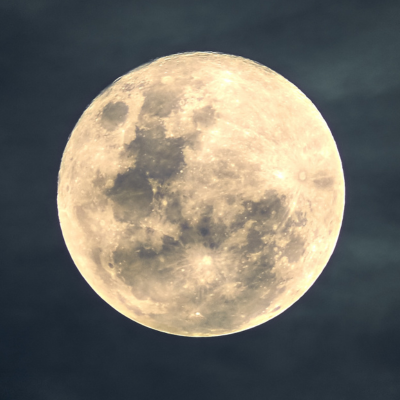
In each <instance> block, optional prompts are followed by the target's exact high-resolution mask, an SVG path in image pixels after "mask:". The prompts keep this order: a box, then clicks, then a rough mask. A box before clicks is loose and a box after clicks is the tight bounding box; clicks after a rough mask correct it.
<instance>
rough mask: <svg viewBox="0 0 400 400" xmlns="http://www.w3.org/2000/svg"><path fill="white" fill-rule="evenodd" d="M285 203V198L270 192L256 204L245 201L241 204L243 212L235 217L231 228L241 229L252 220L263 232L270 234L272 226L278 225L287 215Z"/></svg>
mask: <svg viewBox="0 0 400 400" xmlns="http://www.w3.org/2000/svg"><path fill="white" fill-rule="evenodd" d="M285 201H286V196H284V195H281V196H279V195H278V194H277V193H274V192H272V191H271V192H269V191H267V192H266V193H265V194H264V198H263V199H262V200H260V201H258V202H254V201H251V200H246V201H244V202H242V205H243V207H244V211H243V212H242V213H241V214H238V215H237V216H236V220H235V222H234V223H233V227H237V228H241V227H243V226H244V224H245V223H246V222H247V221H248V220H254V221H255V224H256V225H257V226H258V225H260V224H261V225H262V227H261V229H262V230H263V231H265V232H271V231H272V226H273V225H275V224H279V223H280V222H281V221H282V220H284V217H285V215H286V214H287V207H286V205H285ZM256 225H253V227H255V226H256Z"/></svg>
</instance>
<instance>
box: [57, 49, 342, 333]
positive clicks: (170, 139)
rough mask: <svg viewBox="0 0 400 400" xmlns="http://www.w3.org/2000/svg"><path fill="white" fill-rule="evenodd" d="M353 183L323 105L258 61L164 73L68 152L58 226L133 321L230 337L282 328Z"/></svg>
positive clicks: (125, 94) (227, 58) (154, 74)
mask: <svg viewBox="0 0 400 400" xmlns="http://www.w3.org/2000/svg"><path fill="white" fill-rule="evenodd" d="M344 188H345V186H344V177H343V169H342V164H341V160H340V156H339V153H338V150H337V147H336V143H335V141H334V139H333V137H332V134H331V132H330V130H329V128H328V126H327V124H326V122H325V121H324V119H323V118H322V116H321V114H320V113H319V112H318V110H317V109H316V107H315V106H314V105H313V104H312V102H311V101H310V100H309V99H308V98H307V97H306V96H305V95H304V94H303V93H302V92H301V91H300V90H299V89H298V88H296V87H295V86H294V85H293V84H292V83H290V82H289V81H287V80H286V79H285V78H283V77H282V76H281V75H279V74H277V73H276V72H274V71H272V70H271V69H269V68H267V67H265V66H263V65H261V64H258V63H256V62H253V61H251V60H248V59H246V58H242V57H238V56H232V55H227V54H221V53H213V52H191V53H182V54H175V55H172V56H168V57H163V58H159V59H156V60H154V61H152V62H149V63H148V64H145V65H142V66H140V67H138V68H136V69H134V70H132V71H131V72H129V73H127V74H126V75H124V76H122V77H121V78H119V79H117V80H116V81H115V82H114V83H113V84H111V85H110V86H109V87H108V88H106V89H105V90H104V91H103V92H102V93H101V94H100V95H99V96H98V97H96V99H95V100H94V101H93V102H92V103H91V104H90V106H89V107H88V108H87V109H86V111H85V112H84V113H83V115H82V116H81V118H80V119H79V121H78V123H77V125H76V126H75V128H74V130H73V132H72V134H71V136H70V138H69V140H68V143H67V146H66V148H65V151H64V154H63V157H62V161H61V167H60V171H59V180H58V198H57V202H58V212H59V219H60V224H61V229H62V233H63V236H64V239H65V242H66V245H67V247H68V249H69V252H70V254H71V257H72V259H73V261H74V262H75V264H76V266H77V267H78V269H79V271H80V272H81V274H82V275H83V277H84V278H85V279H86V281H87V282H88V283H89V285H90V286H91V287H92V288H93V289H94V290H95V291H96V292H97V293H98V295H99V296H100V297H101V298H103V299H104V300H105V301H106V302H107V303H109V304H110V305H111V306H112V307H114V308H115V309H116V310H118V311H119V312H120V313H122V314H123V315H125V316H126V317H128V318H130V319H132V320H134V321H136V322H138V323H140V324H142V325H145V326H147V327H149V328H153V329H156V330H158V331H162V332H166V333H170V334H175V335H180V336H194V337H203V336H219V335H227V334H231V333H235V332H239V331H243V330H246V329H249V328H252V327H255V326H257V325H260V324H262V323H264V322H266V321H268V320H270V319H271V318H274V317H275V316H277V315H278V314H281V313H282V312H283V311H285V310H286V309H287V308H288V307H290V306H291V305H292V304H293V303H294V302H296V301H297V300H298V299H299V298H300V297H301V296H302V295H303V294H304V293H305V292H306V291H307V290H308V289H309V288H310V287H311V285H312V284H313V283H314V282H315V280H316V279H317V278H318V276H319V275H320V274H321V272H322V270H323V269H324V267H325V266H326V264H327V262H328V260H329V258H330V256H331V255H332V252H333V250H334V247H335V245H336V242H337V239H338V235H339V231H340V227H341V223H342V219H343V211H344V195H345V193H344V192H345V189H344Z"/></svg>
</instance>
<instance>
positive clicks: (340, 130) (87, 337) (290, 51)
mask: <svg viewBox="0 0 400 400" xmlns="http://www.w3.org/2000/svg"><path fill="white" fill-rule="evenodd" d="M185 51H216V52H222V53H228V54H234V55H238V56H243V57H246V58H250V59H252V60H254V61H257V62H259V63H261V64H264V65H266V66H268V67H270V68H271V69H273V70H275V71H277V72H278V73H280V74H281V75H283V76H284V77H285V78H287V79H288V80H289V81H291V82H292V83H294V84H295V85H296V86H297V87H298V88H299V89H300V90H302V91H303V92H304V93H305V94H306V95H307V96H308V97H309V98H310V99H311V100H312V101H313V102H314V104H315V105H316V106H317V108H318V109H319V110H320V112H321V113H322V115H323V116H324V118H325V120H326V121H327V123H328V125H329V127H330V129H331V131H332V134H333V136H334V138H335V140H336V143H337V146H338V149H339V152H340V155H341V158H342V162H343V168H344V175H345V181H346V208H345V214H344V221H343V227H342V230H341V234H340V236H339V240H338V244H337V247H336V249H335V252H334V253H333V256H332V257H331V259H330V261H329V263H328V265H327V267H326V269H325V270H324V272H323V273H322V275H321V276H320V278H319V279H318V280H317V282H316V283H315V284H314V285H313V286H312V287H311V289H310V290H309V291H308V292H307V293H306V294H305V295H304V296H303V297H302V298H301V299H300V300H299V301H298V302H297V303H295V304H294V305H293V306H292V307H291V308H289V309H288V310H287V311H285V312H284V313H283V314H281V315H280V316H278V317H277V318H275V319H273V320H271V321H269V322H267V323H265V324H263V325H261V326H259V327H256V328H253V329H250V330H248V331H245V332H241V333H237V334H234V335H228V336H223V337H217V338H186V337H178V336H172V335H168V334H165V333H161V332H157V331H154V330H152V329H149V328H146V327H144V326H141V325H139V324H137V323H135V322H133V321H131V320H129V319H127V318H126V317H124V316H123V315H121V314H119V313H118V312H117V311H115V310H114V309H113V308H111V307H110V306H109V305H108V304H107V303H105V302H104V301H103V300H102V299H101V298H100V297H99V296H98V295H97V294H96V293H95V292H94V291H93V290H92V289H91V288H90V286H89V285H88V284H87V283H86V281H85V280H84V279H83V277H82V276H81V275H80V273H79V271H78V269H77V268H76V267H75V265H74V263H73V261H72V259H71V257H70V255H69V253H68V250H67V248H66V246H65V243H64V240H63V237H62V233H61V229H60V225H59V221H58V215H57V204H56V195H57V174H58V170H59V166H60V161H61V157H62V153H63V150H64V147H65V145H66V143H67V140H68V137H69V135H70V133H71V131H72V129H73V128H74V125H75V124H76V122H77V121H78V119H79V117H80V115H81V114H82V112H83V111H84V110H85V108H86V107H87V106H88V104H89V103H90V102H91V101H92V100H93V99H94V97H96V96H97V95H98V94H99V93H100V91H101V90H103V89H104V88H105V87H106V86H108V85H109V84H111V83H112V82H113V81H114V80H115V79H116V78H117V77H119V76H121V75H123V74H125V73H127V72H128V71H129V70H131V69H133V68H136V67H137V66H139V65H141V64H143V63H146V62H148V61H150V60H153V59H155V58H158V57H161V56H166V55H170V54H174V53H179V52H185ZM399 125H400V2H399V1H396V0H375V1H371V0H358V1H353V0H334V1H314V0H242V1H236V0H219V1H218V0H216V1H211V0H197V1H194V0H130V1H128V0H114V1H107V0H105V1H99V0H96V1H95V0H86V1H82V0H80V1H78V0H0V163H1V164H0V165H1V168H0V171H1V172H0V173H1V185H2V188H3V190H2V191H1V195H0V202H1V204H2V206H1V210H2V212H1V214H0V216H1V225H0V226H1V228H0V234H1V240H0V243H1V269H0V317H1V319H0V321H1V322H0V399H1V400H3V399H4V400H13V399H16V400H28V399H29V400H86V399H96V400H103V399H104V400H108V399H118V400H125V399H126V400H128V399H135V400H154V399H163V400H170V399H171V400H180V399H182V400H183V399H184V400H187V399H188V400H189V399H190V400H205V399H210V400H214V399H215V400H222V399H230V400H242V399H252V400H264V399H265V400H275V399H276V400H278V399H279V400H286V399H296V400H303V399H304V400H306V399H307V400H309V399H318V400H347V399H349V400H350V399H351V400H353V399H363V400H369V399H371V400H372V399H373V400H376V399H385V400H391V399H396V400H397V399H399V398H400V318H399V315H400V245H399V239H400V208H399V200H400V178H399V177H400V134H399Z"/></svg>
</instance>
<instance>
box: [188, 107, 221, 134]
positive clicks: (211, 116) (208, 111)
mask: <svg viewBox="0 0 400 400" xmlns="http://www.w3.org/2000/svg"><path fill="white" fill-rule="evenodd" d="M215 121H216V118H215V109H214V108H213V107H212V106H211V105H208V106H205V107H203V108H200V109H198V110H195V111H194V112H193V122H194V124H195V126H196V127H199V128H208V127H210V126H212V125H214V123H215Z"/></svg>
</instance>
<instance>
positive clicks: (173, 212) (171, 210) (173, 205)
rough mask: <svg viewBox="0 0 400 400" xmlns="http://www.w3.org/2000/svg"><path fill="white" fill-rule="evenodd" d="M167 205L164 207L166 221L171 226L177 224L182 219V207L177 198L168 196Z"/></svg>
mask: <svg viewBox="0 0 400 400" xmlns="http://www.w3.org/2000/svg"><path fill="white" fill-rule="evenodd" d="M168 197H169V199H168V203H167V206H166V207H165V216H166V217H167V219H168V221H170V222H171V223H173V224H176V223H178V222H179V221H180V220H181V219H182V206H181V201H180V198H179V196H172V198H171V196H168Z"/></svg>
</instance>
